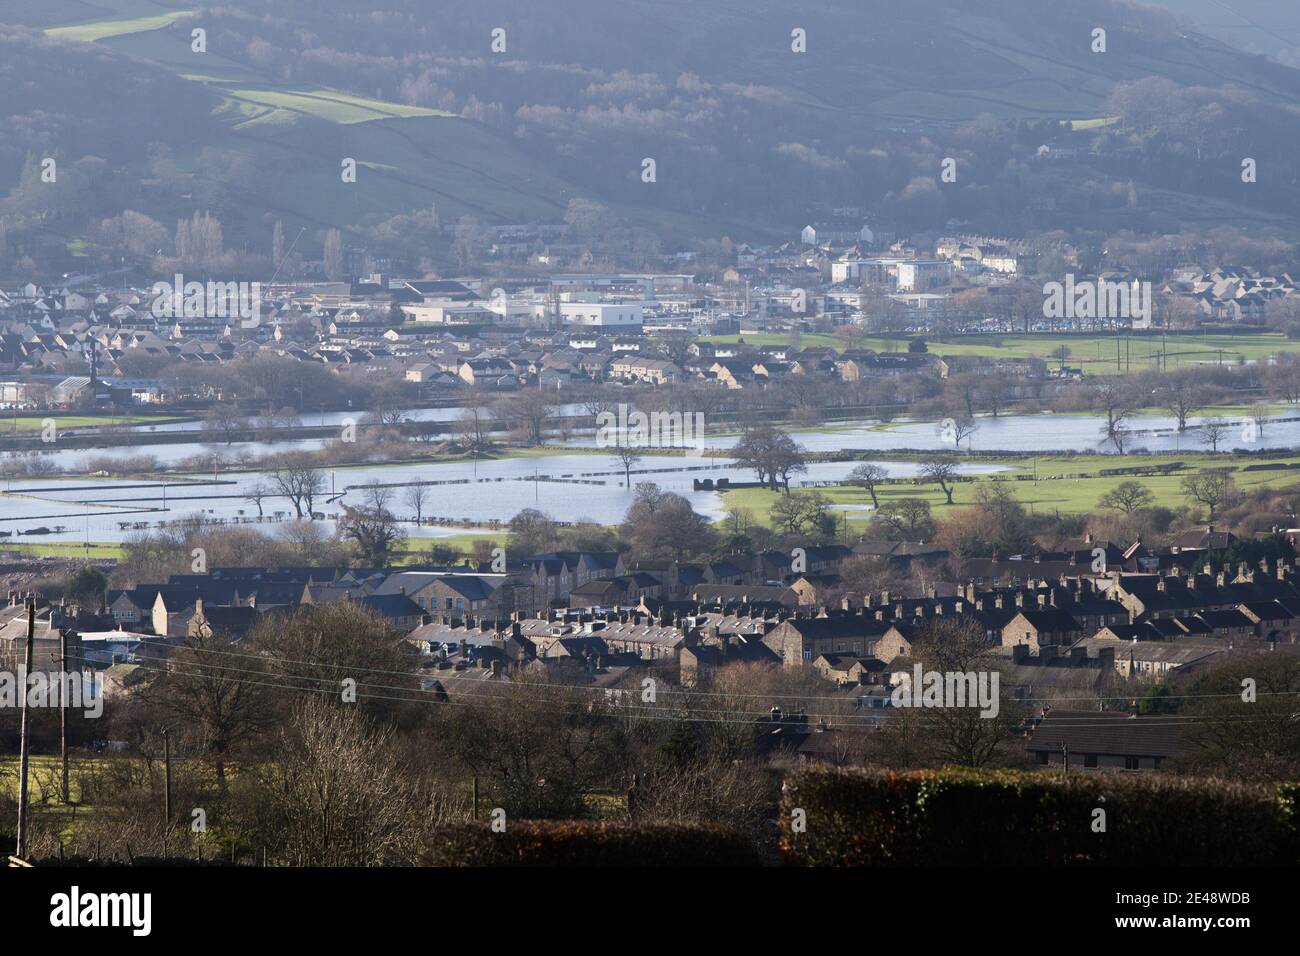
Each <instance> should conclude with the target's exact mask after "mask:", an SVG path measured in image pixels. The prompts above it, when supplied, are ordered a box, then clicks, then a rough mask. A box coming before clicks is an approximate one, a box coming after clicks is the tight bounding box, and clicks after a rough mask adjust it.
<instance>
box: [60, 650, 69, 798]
mask: <svg viewBox="0 0 1300 956" xmlns="http://www.w3.org/2000/svg"><path fill="white" fill-rule="evenodd" d="M59 669H60V670H61V671H62V673H61V674H60V675H59V760H60V761H61V762H62V765H63V779H62V786H61V789H62V791H63V804H64V806H67V803H68V701H67V696H68V680H69V677H68V629H67V628H65V627H61V628H59Z"/></svg>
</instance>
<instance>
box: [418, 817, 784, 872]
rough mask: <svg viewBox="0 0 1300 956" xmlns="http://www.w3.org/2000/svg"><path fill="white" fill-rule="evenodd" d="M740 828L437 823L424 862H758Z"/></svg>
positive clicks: (425, 852)
mask: <svg viewBox="0 0 1300 956" xmlns="http://www.w3.org/2000/svg"><path fill="white" fill-rule="evenodd" d="M761 862H762V861H761V859H760V857H759V854H758V850H757V849H756V848H755V846H754V844H752V843H751V842H750V841H749V840H748V839H746V838H745V837H744V836H743V835H742V834H740V833H738V832H736V831H732V830H726V829H722V828H717V827H703V826H687V825H656V824H635V825H634V824H626V823H588V822H581V821H525V822H514V821H511V822H510V823H509V825H508V826H507V827H506V829H505V831H504V832H502V833H494V832H493V831H492V828H491V826H490V825H489V824H486V823H465V824H454V825H451V826H445V827H439V828H438V829H437V830H436V831H435V832H434V833H433V835H432V836H431V837H430V838H429V840H428V841H427V842H426V844H425V849H424V853H423V854H422V855H421V858H420V863H421V864H422V865H424V866H757V865H759V864H760V863H761Z"/></svg>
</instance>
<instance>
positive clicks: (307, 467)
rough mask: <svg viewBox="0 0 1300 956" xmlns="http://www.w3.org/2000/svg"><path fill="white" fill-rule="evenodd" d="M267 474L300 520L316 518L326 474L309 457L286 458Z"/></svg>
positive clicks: (290, 456)
mask: <svg viewBox="0 0 1300 956" xmlns="http://www.w3.org/2000/svg"><path fill="white" fill-rule="evenodd" d="M267 474H269V475H270V477H271V481H272V482H273V483H274V484H275V487H276V489H277V490H278V491H279V493H280V494H282V495H284V496H285V497H286V498H288V499H289V502H290V504H292V505H293V510H294V512H295V513H296V514H297V515H298V517H299V518H302V517H307V518H315V516H316V513H315V502H316V498H317V497H318V496H319V495H321V494H322V493H324V491H325V474H324V473H323V472H322V471H321V470H320V469H319V468H317V467H316V465H315V463H314V462H313V461H312V460H311V459H310V458H309V457H307V456H305V455H288V456H285V457H284V458H281V459H280V460H279V461H278V462H277V463H276V464H275V466H274V467H273V468H272V469H271V470H270V471H269V472H268V473H267Z"/></svg>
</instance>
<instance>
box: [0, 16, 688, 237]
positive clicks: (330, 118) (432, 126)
mask: <svg viewBox="0 0 1300 956" xmlns="http://www.w3.org/2000/svg"><path fill="white" fill-rule="evenodd" d="M22 2H24V3H26V2H28V0H22ZM55 2H56V3H59V4H60V6H59V11H60V16H58V17H57V18H56V17H54V16H42V15H40V14H39V13H38V12H36V11H31V12H30V18H31V19H33V20H34V21H36V22H39V23H40V24H41V25H42V26H44V27H46V28H47V32H48V33H49V34H50V35H52V36H57V37H60V38H63V39H70V40H78V41H84V42H94V43H98V44H99V45H100V46H103V47H105V48H107V49H111V50H112V51H114V52H116V53H121V54H125V55H127V56H131V57H135V58H138V59H141V60H145V61H148V62H151V63H153V64H155V65H157V66H160V67H162V68H164V69H167V70H169V71H171V72H173V73H174V74H175V75H176V77H177V79H178V80H179V81H185V82H190V83H196V84H199V85H202V86H203V87H205V88H207V89H208V90H210V91H211V92H212V93H214V94H215V96H216V100H215V103H216V105H215V107H214V109H213V112H212V115H211V116H210V117H203V118H202V119H203V120H204V122H198V121H196V123H195V125H194V130H193V131H192V135H187V137H186V138H185V142H176V143H173V144H171V145H172V146H173V148H174V149H175V151H176V161H177V165H178V167H179V168H180V169H181V170H182V172H186V173H196V174H197V173H201V171H202V170H203V168H204V166H203V164H204V162H205V159H204V153H205V150H208V149H216V150H220V151H223V152H233V153H238V154H240V155H242V156H244V157H246V158H247V159H248V161H249V162H250V164H251V167H252V168H256V169H257V170H259V173H260V174H259V175H258V176H255V177H247V178H246V179H245V180H244V181H243V182H242V183H241V186H240V189H239V190H237V191H235V192H234V193H233V194H232V195H231V199H230V208H228V209H226V210H224V211H223V216H222V219H223V223H224V224H225V226H226V228H227V240H228V241H231V240H232V239H234V238H236V237H237V238H238V239H241V240H246V241H255V242H258V243H262V242H265V236H264V232H265V231H266V229H269V226H265V225H264V221H265V219H266V217H267V215H268V214H275V215H276V216H277V217H279V218H281V219H282V220H283V222H284V228H285V232H286V234H287V235H290V236H292V235H293V234H295V233H296V232H297V230H298V228H299V227H305V228H306V230H307V232H308V237H307V238H305V239H304V245H310V244H312V243H316V242H318V241H319V236H320V235H321V230H322V229H323V228H325V227H339V228H344V229H346V228H350V227H351V226H352V225H353V224H355V223H357V222H361V221H366V222H374V221H380V220H383V219H387V218H389V217H391V216H393V215H395V214H398V213H409V212H411V211H412V210H415V209H428V208H430V207H436V208H437V211H438V215H439V217H440V218H441V219H442V220H443V221H445V222H450V221H454V220H455V219H457V218H459V217H461V216H465V215H470V216H475V217H478V218H486V219H489V220H493V219H505V220H506V221H511V222H514V221H523V222H527V221H539V222H550V221H557V220H559V219H561V218H563V216H564V211H565V208H566V204H567V202H568V199H569V197H570V196H572V195H573V194H574V190H573V185H572V184H571V183H570V182H569V181H568V180H567V179H566V178H565V176H564V175H563V174H561V173H559V172H557V171H554V170H551V169H549V168H546V167H544V166H542V165H539V164H538V163H536V162H535V161H533V160H531V159H529V157H528V155H527V154H526V152H525V151H524V150H523V149H522V148H521V147H520V146H519V144H518V143H517V142H515V141H514V139H513V138H512V137H510V136H507V135H503V134H501V133H499V132H497V131H495V130H494V129H492V128H490V127H488V126H485V125H483V124H480V123H474V122H470V121H468V120H465V119H462V118H461V117H460V116H459V115H456V114H451V113H446V112H442V111H439V110H433V109H424V108H420V107H416V106H410V105H407V104H402V103H395V102H389V101H383V100H378V99H373V98H369V97H365V96H359V95H355V94H351V93H346V92H343V91H340V90H334V89H324V88H316V87H310V86H307V87H305V88H295V87H290V86H286V85H282V83H281V78H280V77H279V75H278V74H277V73H276V71H274V70H266V71H262V70H259V69H258V68H256V67H253V66H251V65H250V64H248V63H246V62H243V61H241V60H238V59H235V58H232V57H228V56H224V55H223V51H222V50H221V49H220V47H219V44H217V43H216V42H215V41H216V38H214V37H211V36H210V37H209V49H208V52H206V53H203V54H195V53H193V52H192V51H191V49H190V36H189V32H188V27H187V25H186V24H184V23H182V24H180V25H177V23H176V21H177V19H179V18H182V17H183V16H184V13H183V12H182V11H178V10H177V9H176V8H175V6H173V5H170V4H168V5H163V4H155V3H151V2H149V0H98V2H97V3H95V4H93V5H91V4H89V3H87V4H80V3H66V2H65V0H55ZM3 18H4V15H3V12H0V19H3ZM322 122H324V123H328V124H330V125H329V127H328V128H322V127H321V125H320V124H321V123H322ZM323 142H327V143H328V148H323V147H322V143H323ZM343 157H350V158H352V159H355V160H356V162H357V165H358V167H359V171H358V176H357V180H356V182H355V183H344V182H342V181H341V177H340V161H341V159H342V158H343ZM182 206H183V204H178V203H175V202H173V201H171V200H166V201H164V202H162V203H160V204H159V205H158V206H157V207H156V208H155V207H149V208H148V209H147V210H145V211H147V212H149V214H150V215H153V216H155V218H158V219H159V220H160V221H165V222H167V221H172V220H175V219H177V218H181V217H185V216H188V215H191V214H192V212H193V209H192V207H191V208H182ZM173 207H175V208H173ZM611 209H612V211H614V212H616V213H619V214H625V215H628V216H631V217H633V218H634V219H636V220H638V221H648V222H653V223H654V224H656V225H658V226H661V227H663V228H667V229H682V228H686V227H688V226H693V225H694V224H695V221H694V219H693V218H692V217H690V216H686V215H681V214H675V213H671V212H667V211H665V210H663V209H662V208H660V207H657V206H653V205H650V204H644V205H637V206H620V205H618V204H615V205H613V206H612V207H611ZM241 229H244V230H253V232H252V233H250V234H247V235H245V233H244V232H242V231H241ZM232 244H233V243H232ZM448 255H450V253H448Z"/></svg>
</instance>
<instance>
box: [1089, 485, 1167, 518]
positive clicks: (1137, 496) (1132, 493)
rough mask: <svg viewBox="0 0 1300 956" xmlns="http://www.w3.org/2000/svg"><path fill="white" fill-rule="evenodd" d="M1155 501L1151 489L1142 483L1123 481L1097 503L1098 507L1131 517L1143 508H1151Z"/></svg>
mask: <svg viewBox="0 0 1300 956" xmlns="http://www.w3.org/2000/svg"><path fill="white" fill-rule="evenodd" d="M1154 501H1155V495H1153V494H1152V493H1151V489H1149V488H1148V487H1147V486H1146V485H1144V484H1142V483H1141V482H1140V481H1121V482H1120V483H1119V484H1118V485H1116V486H1115V487H1114V488H1112V489H1111V490H1110V491H1108V492H1106V493H1105V494H1104V495H1102V496H1101V498H1100V499H1099V500H1098V501H1097V507H1099V508H1109V509H1111V510H1112V511H1122V512H1124V514H1126V515H1131V514H1132V513H1133V512H1135V511H1139V510H1141V509H1142V508H1149V507H1150V506H1151V504H1152V503H1153V502H1154Z"/></svg>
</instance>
